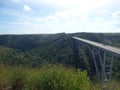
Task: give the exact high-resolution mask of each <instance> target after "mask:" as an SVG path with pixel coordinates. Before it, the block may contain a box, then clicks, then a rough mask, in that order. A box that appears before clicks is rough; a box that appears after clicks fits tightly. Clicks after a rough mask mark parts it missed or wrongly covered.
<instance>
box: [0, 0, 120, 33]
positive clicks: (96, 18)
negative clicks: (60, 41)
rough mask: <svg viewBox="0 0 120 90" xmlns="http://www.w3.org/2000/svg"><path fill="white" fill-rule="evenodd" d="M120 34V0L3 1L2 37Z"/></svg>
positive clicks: (0, 0) (0, 10)
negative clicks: (49, 34)
mask: <svg viewBox="0 0 120 90" xmlns="http://www.w3.org/2000/svg"><path fill="white" fill-rule="evenodd" d="M60 32H65V33H73V32H120V0H0V34H40V33H60Z"/></svg>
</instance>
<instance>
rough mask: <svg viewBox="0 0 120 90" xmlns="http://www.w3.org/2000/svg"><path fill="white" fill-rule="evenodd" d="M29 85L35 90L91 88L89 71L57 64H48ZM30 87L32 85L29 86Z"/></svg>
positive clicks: (84, 89) (78, 89)
mask: <svg viewBox="0 0 120 90" xmlns="http://www.w3.org/2000/svg"><path fill="white" fill-rule="evenodd" d="M30 80H33V81H32V83H31V84H30V85H29V86H31V88H32V89H34V90H89V89H90V85H89V78H88V77H87V73H86V72H85V71H84V72H81V71H80V70H77V71H75V70H74V69H72V68H69V69H68V68H65V67H63V66H57V65H46V66H43V67H42V68H41V69H40V72H39V74H37V75H35V76H34V79H33V77H32V79H30ZM29 88H30V87H29Z"/></svg>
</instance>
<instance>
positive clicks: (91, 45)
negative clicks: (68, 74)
mask: <svg viewBox="0 0 120 90" xmlns="http://www.w3.org/2000/svg"><path fill="white" fill-rule="evenodd" d="M72 38H73V41H74V46H75V48H77V50H78V53H79V55H82V52H83V49H84V48H87V49H88V50H89V51H90V53H91V55H92V58H93V62H94V65H95V70H96V74H97V78H98V81H100V82H101V83H102V87H103V85H104V83H105V82H106V81H110V79H111V75H112V67H113V60H114V57H120V49H119V48H116V47H112V46H109V45H105V44H102V43H97V42H94V41H90V40H86V39H82V38H78V37H72ZM98 61H99V63H98ZM98 65H100V67H99V66H98ZM102 90H103V89H102Z"/></svg>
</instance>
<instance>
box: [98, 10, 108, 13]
mask: <svg viewBox="0 0 120 90" xmlns="http://www.w3.org/2000/svg"><path fill="white" fill-rule="evenodd" d="M106 12H107V11H106V10H98V11H97V14H104V13H106Z"/></svg>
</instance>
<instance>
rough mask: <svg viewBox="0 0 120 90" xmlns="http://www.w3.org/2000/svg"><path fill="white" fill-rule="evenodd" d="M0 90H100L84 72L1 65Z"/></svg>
mask: <svg viewBox="0 0 120 90" xmlns="http://www.w3.org/2000/svg"><path fill="white" fill-rule="evenodd" d="M0 90H101V85H100V84H99V83H97V82H93V81H91V80H90V79H89V77H88V75H87V72H86V71H81V70H75V69H73V68H66V67H64V66H62V65H52V64H48V65H44V66H42V67H41V68H30V67H29V68H28V67H27V68H26V67H22V66H18V67H13V66H7V67H6V66H4V65H3V64H1V65H0ZM105 90H120V83H118V82H116V81H112V82H110V83H106V89H105Z"/></svg>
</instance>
